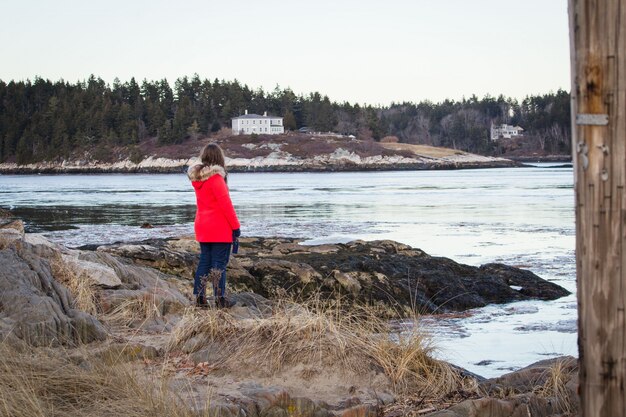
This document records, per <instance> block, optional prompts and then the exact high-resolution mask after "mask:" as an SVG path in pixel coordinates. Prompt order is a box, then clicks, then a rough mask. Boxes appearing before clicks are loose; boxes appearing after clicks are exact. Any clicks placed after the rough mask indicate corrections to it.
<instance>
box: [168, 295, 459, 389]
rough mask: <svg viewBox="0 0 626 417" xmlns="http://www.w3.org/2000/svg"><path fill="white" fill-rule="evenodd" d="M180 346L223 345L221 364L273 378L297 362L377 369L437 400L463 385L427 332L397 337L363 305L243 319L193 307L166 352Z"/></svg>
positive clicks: (284, 308) (283, 307) (283, 308)
mask: <svg viewBox="0 0 626 417" xmlns="http://www.w3.org/2000/svg"><path fill="white" fill-rule="evenodd" d="M394 338H395V340H394ZM192 342H193V343H192ZM183 346H186V348H187V349H188V350H192V351H193V350H201V349H202V348H204V347H206V346H212V347H217V346H219V349H215V350H218V351H220V352H224V355H223V356H222V357H221V358H220V359H221V365H222V366H225V367H229V366H232V367H236V368H237V369H242V368H243V369H245V368H249V369H254V370H256V371H259V372H266V373H268V374H273V373H276V372H279V371H280V370H282V369H285V368H288V367H291V366H296V365H303V366H305V367H310V368H311V369H319V368H330V369H337V370H341V369H343V370H349V371H351V372H355V373H357V374H361V375H367V374H371V372H372V371H374V372H380V373H383V374H384V375H386V376H387V378H388V379H389V381H390V383H391V385H392V386H393V388H394V390H395V392H396V393H403V394H417V395H421V396H424V397H440V396H443V395H445V394H447V393H449V392H452V391H455V390H458V389H461V388H463V384H464V381H463V380H462V378H461V377H460V376H459V375H458V373H457V372H455V371H454V370H453V369H452V368H451V367H450V366H449V365H448V364H446V363H445V362H441V361H437V360H435V359H433V358H432V356H431V354H432V351H433V347H432V344H431V343H430V339H429V338H428V337H427V336H426V335H424V334H422V333H421V332H419V331H418V330H417V329H415V328H413V330H409V331H408V332H406V333H405V332H403V333H402V334H399V333H398V332H397V330H393V329H392V328H391V326H390V324H389V323H388V322H387V321H386V320H383V319H381V318H379V317H377V316H376V315H375V314H374V313H373V312H372V311H371V310H368V309H365V308H364V309H360V310H358V311H356V312H353V313H347V312H346V311H345V310H343V309H341V308H339V307H324V306H323V304H321V303H315V302H313V303H309V304H306V305H300V304H294V303H288V302H281V303H279V305H278V306H276V307H275V309H274V312H273V313H272V314H271V315H270V316H268V317H264V318H255V319H245V320H242V319H235V318H234V317H233V316H232V315H230V314H229V313H228V312H225V311H221V310H209V311H197V310H192V309H190V310H188V311H187V312H186V314H185V315H184V317H183V319H182V320H181V322H180V323H179V324H178V326H177V327H176V328H175V329H174V332H173V334H172V339H171V342H170V345H169V350H170V351H174V350H178V349H181V348H183Z"/></svg>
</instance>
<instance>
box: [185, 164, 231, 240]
mask: <svg viewBox="0 0 626 417" xmlns="http://www.w3.org/2000/svg"><path fill="white" fill-rule="evenodd" d="M187 175H188V176H189V179H190V180H191V185H193V188H194V190H195V191H196V203H197V210H196V221H195V223H194V229H195V232H196V240H197V241H198V242H221V243H230V242H232V241H233V230H235V229H239V228H240V225H239V220H238V219H237V213H235V208H234V207H233V203H232V201H231V200H230V195H229V194H228V187H227V186H226V182H225V181H224V177H225V176H226V172H225V171H224V168H222V167H221V166H219V165H211V166H206V165H194V166H192V167H190V168H189V171H187Z"/></svg>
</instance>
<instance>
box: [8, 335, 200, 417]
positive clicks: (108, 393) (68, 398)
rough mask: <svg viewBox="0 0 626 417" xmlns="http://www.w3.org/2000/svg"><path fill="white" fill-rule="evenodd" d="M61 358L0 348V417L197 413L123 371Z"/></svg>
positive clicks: (157, 386) (54, 354)
mask: <svg viewBox="0 0 626 417" xmlns="http://www.w3.org/2000/svg"><path fill="white" fill-rule="evenodd" d="M64 353H65V352H62V351H61V352H59V351H56V352H51V351H42V350H38V351H30V352H29V351H26V350H24V351H19V350H16V349H14V348H12V347H10V346H8V345H6V344H0V416H11V417H27V416H28V417H39V416H41V417H57V416H58V417H61V416H78V417H82V416H92V417H100V416H126V417H139V416H148V415H150V416H172V417H191V416H197V415H198V414H197V413H194V412H192V410H190V409H188V408H186V407H185V406H183V405H182V403H181V401H180V400H179V399H178V398H177V397H175V396H174V395H173V394H172V393H171V392H169V391H168V390H167V389H166V387H165V386H164V385H163V384H156V383H155V384H151V383H150V382H151V381H146V380H140V379H139V378H138V377H136V375H134V374H133V372H132V371H131V368H130V367H128V366H127V365H113V366H111V365H110V364H106V365H105V364H99V363H94V364H92V365H91V366H85V365H81V366H79V365H76V364H75V363H73V362H72V361H71V360H70V359H69V358H68V357H67V355H65V354H64Z"/></svg>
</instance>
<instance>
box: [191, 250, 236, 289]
mask: <svg viewBox="0 0 626 417" xmlns="http://www.w3.org/2000/svg"><path fill="white" fill-rule="evenodd" d="M230 247H231V243H205V242H200V262H199V263H198V269H197V270H196V275H195V277H194V280H193V294H194V295H200V294H204V293H205V290H206V286H207V285H211V286H213V295H215V296H216V297H217V296H222V297H223V296H225V295H226V265H227V264H228V258H229V257H230ZM214 269H217V270H220V271H222V272H221V277H220V279H219V284H218V285H217V286H214V285H213V283H212V282H210V281H211V279H210V272H211V270H214ZM207 279H208V281H207Z"/></svg>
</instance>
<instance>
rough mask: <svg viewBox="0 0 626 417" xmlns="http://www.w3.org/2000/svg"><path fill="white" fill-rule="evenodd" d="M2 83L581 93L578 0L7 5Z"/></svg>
mask: <svg viewBox="0 0 626 417" xmlns="http://www.w3.org/2000/svg"><path fill="white" fill-rule="evenodd" d="M0 10H2V14H1V17H0V22H1V23H0V79H1V80H3V81H5V82H8V81H10V80H26V79H31V80H32V79H33V78H35V77H36V76H39V77H41V78H47V79H50V80H53V81H55V80H58V79H64V80H66V81H69V82H76V81H78V80H85V79H87V78H88V77H89V75H90V74H94V75H96V76H99V77H101V78H102V79H103V80H104V81H106V82H108V83H111V82H113V80H114V79H115V77H118V78H119V79H120V80H121V81H128V80H130V78H131V77H135V79H136V80H138V81H141V80H143V79H148V80H160V79H163V78H167V80H168V81H170V83H172V84H173V82H174V81H175V79H176V78H178V77H181V76H185V75H187V76H193V75H194V74H196V73H197V74H198V75H199V76H200V77H201V78H209V79H211V80H212V79H215V78H218V79H224V80H234V79H237V80H238V81H239V82H241V83H243V84H247V85H248V86H249V87H251V88H252V89H258V88H263V89H264V90H265V91H269V90H273V89H274V88H275V87H276V86H277V85H278V86H280V87H281V88H286V87H289V88H291V89H292V90H293V91H294V92H295V93H296V94H301V93H302V94H308V93H310V92H313V91H318V92H320V93H322V94H324V95H328V96H329V97H330V99H331V100H333V101H340V102H341V101H349V102H351V103H355V102H357V103H362V104H363V103H367V104H373V105H388V104H390V103H391V102H403V101H413V102H418V101H422V100H431V101H435V102H437V101H441V100H444V99H446V98H450V99H455V100H458V99H461V98H462V97H470V96H471V95H472V94H476V95H477V96H479V97H483V96H484V95H486V94H490V95H492V96H497V95H499V94H503V95H505V96H508V97H513V98H518V99H522V98H524V97H525V96H527V95H531V94H543V93H548V92H550V91H556V90H557V89H559V88H561V89H565V90H568V91H569V90H570V61H569V29H568V18H567V0H524V1H520V0H471V1H470V0H384V1H381V0H308V1H302V0H289V1H287V0H239V1H215V0H177V1H171V0H168V1H165V0H107V1H102V0H90V1H85V0H55V1H53V0H0Z"/></svg>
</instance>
